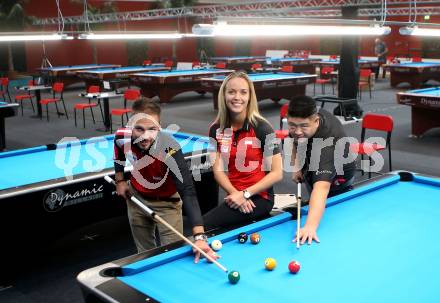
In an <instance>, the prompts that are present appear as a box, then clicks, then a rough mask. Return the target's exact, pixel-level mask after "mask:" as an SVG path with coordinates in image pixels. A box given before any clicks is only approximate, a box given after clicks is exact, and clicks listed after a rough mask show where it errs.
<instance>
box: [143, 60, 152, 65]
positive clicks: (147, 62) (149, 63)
mask: <svg viewBox="0 0 440 303" xmlns="http://www.w3.org/2000/svg"><path fill="white" fill-rule="evenodd" d="M142 65H151V60H144V62H142Z"/></svg>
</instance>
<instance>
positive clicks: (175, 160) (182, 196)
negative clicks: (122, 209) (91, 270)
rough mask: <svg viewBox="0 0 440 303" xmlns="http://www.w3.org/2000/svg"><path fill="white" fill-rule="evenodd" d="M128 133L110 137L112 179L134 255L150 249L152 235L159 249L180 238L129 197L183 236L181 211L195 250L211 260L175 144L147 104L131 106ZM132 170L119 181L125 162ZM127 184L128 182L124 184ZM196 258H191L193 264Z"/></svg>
mask: <svg viewBox="0 0 440 303" xmlns="http://www.w3.org/2000/svg"><path fill="white" fill-rule="evenodd" d="M132 109H133V113H134V115H133V117H132V118H131V119H130V121H129V123H128V125H129V127H126V128H121V129H118V130H117V131H116V134H115V145H114V161H115V172H116V174H115V179H116V190H117V193H118V195H120V196H121V197H123V198H125V199H126V200H127V212H128V218H129V222H130V227H131V231H132V235H133V238H134V241H135V244H136V247H137V249H138V252H142V251H144V250H148V249H151V248H154V247H155V246H156V238H155V230H156V227H157V229H158V231H159V236H160V244H161V245H166V244H169V243H172V242H175V241H178V240H180V238H179V237H178V236H177V235H176V234H175V233H173V232H172V231H170V230H168V229H167V228H166V227H164V226H162V225H161V224H159V225H157V226H156V222H155V221H154V220H153V219H152V218H151V217H150V216H149V215H147V214H145V213H144V211H143V210H141V209H140V208H139V207H138V206H137V205H135V204H133V203H132V202H131V201H130V200H129V196H130V195H131V194H135V195H136V196H137V197H138V198H139V200H141V201H142V203H144V204H145V205H147V206H148V207H150V208H151V209H152V210H153V211H154V212H155V213H156V214H158V215H159V216H160V217H162V218H163V219H164V220H165V221H167V222H168V223H169V224H170V225H171V226H173V227H174V228H175V229H177V230H178V231H180V232H181V233H182V232H183V221H182V206H183V208H184V209H185V212H186V214H187V215H188V218H189V221H190V223H191V225H192V227H193V235H194V240H195V244H196V245H197V246H198V247H200V248H201V249H202V250H203V251H205V252H206V253H208V254H210V255H211V256H212V257H213V258H217V256H216V255H215V254H214V252H213V251H212V250H211V248H210V247H209V245H208V244H207V242H206V236H205V234H204V228H203V220H202V216H201V212H200V207H199V203H198V201H197V195H196V192H195V189H194V185H193V182H192V177H191V173H190V171H189V168H188V165H187V163H186V161H185V159H184V157H183V154H182V150H181V148H180V145H179V143H177V141H176V140H175V139H174V138H173V137H172V136H171V135H169V134H167V133H165V132H163V131H161V127H160V107H159V105H158V104H156V103H154V102H152V101H151V100H149V99H147V98H142V99H140V100H138V101H136V102H134V103H133V107H132ZM127 160H128V161H129V162H130V163H131V165H133V170H132V171H131V176H130V180H125V176H124V167H125V163H126V161H127ZM127 181H129V182H127ZM199 257H200V254H199V252H196V262H197V261H198V259H199Z"/></svg>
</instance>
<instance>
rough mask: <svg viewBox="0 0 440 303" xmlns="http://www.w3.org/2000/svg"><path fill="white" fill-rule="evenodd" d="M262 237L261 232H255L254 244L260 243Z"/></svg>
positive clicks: (252, 240)
mask: <svg viewBox="0 0 440 303" xmlns="http://www.w3.org/2000/svg"><path fill="white" fill-rule="evenodd" d="M260 240H261V237H260V234H259V233H253V234H252V235H251V243H252V244H258V243H260Z"/></svg>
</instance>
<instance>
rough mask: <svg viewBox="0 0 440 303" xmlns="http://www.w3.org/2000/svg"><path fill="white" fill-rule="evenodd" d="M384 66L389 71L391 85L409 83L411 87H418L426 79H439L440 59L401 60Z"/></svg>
mask: <svg viewBox="0 0 440 303" xmlns="http://www.w3.org/2000/svg"><path fill="white" fill-rule="evenodd" d="M386 68H387V69H388V70H389V71H390V83H391V86H392V87H396V86H397V85H399V84H400V83H409V84H410V86H411V88H420V87H421V86H422V85H423V83H425V82H426V81H428V80H436V81H440V61H437V62H402V63H395V64H387V65H386Z"/></svg>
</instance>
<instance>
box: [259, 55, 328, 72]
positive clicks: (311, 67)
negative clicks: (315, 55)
mask: <svg viewBox="0 0 440 303" xmlns="http://www.w3.org/2000/svg"><path fill="white" fill-rule="evenodd" d="M316 61H319V60H316V59H310V58H299V57H292V58H271V59H270V60H266V64H269V63H270V65H272V66H283V65H292V66H293V71H294V72H298V73H306V74H315V73H316V71H315V70H316V69H315V64H314V63H315V62H316Z"/></svg>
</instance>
